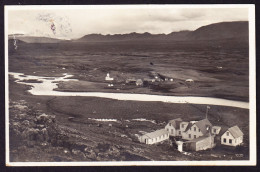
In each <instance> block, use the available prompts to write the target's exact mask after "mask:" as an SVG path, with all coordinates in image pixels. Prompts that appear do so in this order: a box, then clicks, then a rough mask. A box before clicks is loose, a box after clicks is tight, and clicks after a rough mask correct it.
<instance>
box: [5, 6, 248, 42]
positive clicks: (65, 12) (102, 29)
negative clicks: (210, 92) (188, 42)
mask: <svg viewBox="0 0 260 172" xmlns="http://www.w3.org/2000/svg"><path fill="white" fill-rule="evenodd" d="M18 9H19V8H18ZM8 16H9V17H8V28H9V29H8V33H9V34H12V33H18V32H20V33H25V34H31V35H34V36H51V37H57V38H77V37H81V36H83V35H85V34H91V33H102V34H117V33H119V34H122V33H129V32H139V33H141V32H150V33H155V34H156V33H170V32H173V31H180V30H195V29H197V28H198V27H201V26H203V25H207V24H211V23H217V22H222V21H238V20H248V10H247V8H203V9H200V8H175V7H174V6H167V8H165V6H161V7H158V6H157V7H154V6H152V5H151V6H149V7H148V8H142V7H139V6H135V7H134V8H133V7H129V6H123V7H122V8H116V7H114V6H109V8H106V7H104V8H103V7H102V8H95V7H94V6H92V7H91V8H86V9H78V10H76V9H70V8H68V9H58V10H55V9H47V8H46V10H43V9H41V10H35V9H33V10H10V11H9V13H8ZM53 29H54V30H55V32H54V31H53Z"/></svg>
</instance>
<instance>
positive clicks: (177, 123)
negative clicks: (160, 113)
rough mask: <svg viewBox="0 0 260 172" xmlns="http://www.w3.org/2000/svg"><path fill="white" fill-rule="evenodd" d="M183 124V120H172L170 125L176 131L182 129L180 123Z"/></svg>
mask: <svg viewBox="0 0 260 172" xmlns="http://www.w3.org/2000/svg"><path fill="white" fill-rule="evenodd" d="M181 122H182V119H181V118H176V119H173V120H170V121H169V123H171V125H172V126H173V127H174V128H175V129H180V123H181Z"/></svg>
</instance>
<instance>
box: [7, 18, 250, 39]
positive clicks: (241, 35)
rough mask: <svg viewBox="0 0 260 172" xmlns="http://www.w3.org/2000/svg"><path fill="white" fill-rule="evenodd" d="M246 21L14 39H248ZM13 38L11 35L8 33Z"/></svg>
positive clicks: (18, 36) (21, 36)
mask: <svg viewBox="0 0 260 172" xmlns="http://www.w3.org/2000/svg"><path fill="white" fill-rule="evenodd" d="M248 37H249V29H248V21H235V22H220V23H214V24H209V25H206V26H202V27H200V28H198V29H196V30H194V31H188V30H184V31H179V32H172V33H170V34H151V33H148V32H145V33H136V32H133V33H127V34H114V35H110V34H108V35H102V34H88V35H85V36H83V37H81V38H79V39H74V40H61V39H55V38H48V37H33V36H25V35H21V34H17V36H16V39H18V40H21V41H23V42H26V43H59V42H71V41H72V42H114V41H199V40H224V39H235V40H241V41H248ZM9 39H13V35H9Z"/></svg>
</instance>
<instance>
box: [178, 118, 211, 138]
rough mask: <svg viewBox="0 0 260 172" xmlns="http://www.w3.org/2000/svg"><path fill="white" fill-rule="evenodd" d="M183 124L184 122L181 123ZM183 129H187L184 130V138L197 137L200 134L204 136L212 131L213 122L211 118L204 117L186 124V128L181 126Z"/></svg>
mask: <svg viewBox="0 0 260 172" xmlns="http://www.w3.org/2000/svg"><path fill="white" fill-rule="evenodd" d="M181 125H182V123H181ZM185 126H186V128H185ZM181 128H182V129H185V130H184V131H183V132H182V139H184V140H192V139H196V138H198V137H200V136H204V135H206V134H208V133H210V132H211V128H212V124H211V123H210V122H209V120H208V119H207V118H206V119H203V120H200V121H191V122H189V123H188V125H184V128H183V127H182V126H181Z"/></svg>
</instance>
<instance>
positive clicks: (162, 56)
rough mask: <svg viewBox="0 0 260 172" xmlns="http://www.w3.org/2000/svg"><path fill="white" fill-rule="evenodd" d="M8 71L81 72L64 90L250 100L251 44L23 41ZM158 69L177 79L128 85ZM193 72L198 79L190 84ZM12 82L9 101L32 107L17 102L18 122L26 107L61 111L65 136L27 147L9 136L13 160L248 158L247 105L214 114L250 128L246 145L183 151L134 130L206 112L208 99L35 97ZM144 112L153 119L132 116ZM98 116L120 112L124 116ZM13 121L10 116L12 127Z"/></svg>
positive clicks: (215, 109) (214, 109) (223, 122)
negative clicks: (145, 140) (148, 141)
mask: <svg viewBox="0 0 260 172" xmlns="http://www.w3.org/2000/svg"><path fill="white" fill-rule="evenodd" d="M151 63H152V64H153V65H151ZM220 67H221V68H220ZM9 71H11V72H22V73H25V74H30V75H36V76H61V75H62V74H63V73H68V74H73V75H74V78H77V79H79V81H77V82H75V81H70V82H67V83H62V82H61V83H59V88H58V90H62V91H105V92H129V93H147V94H162V95H186V96H187V95H197V96H210V97H219V98H227V99H233V100H243V101H248V46H247V45H246V44H237V43H236V44H235V43H234V42H233V43H232V42H198V43H194V42H193V43H192V42H190V43H181V42H180V43H165V42H161V43H160V42H159V43H158V42H157V43H148V42H141V43H140V42H139V43H138V44H137V43H136V42H129V43H126V42H121V43H113V44H111V43H88V44H78V43H74V44H69V43H64V44H24V43H21V42H20V43H19V42H18V49H17V50H14V49H12V46H11V44H10V47H9ZM108 72H109V73H110V75H111V76H112V77H114V78H115V81H113V84H114V87H113V88H108V87H107V84H108V82H106V81H104V78H105V76H106V73H108ZM152 72H156V73H159V74H161V75H163V76H167V77H168V78H173V79H174V80H173V82H166V81H165V82H160V83H159V84H156V85H150V86H149V87H136V86H128V85H125V80H126V79H127V78H131V77H135V78H149V77H151V73H152ZM188 78H192V79H194V80H195V82H194V83H193V84H188V83H186V82H185V80H186V79H188ZM28 82H36V81H34V80H33V81H28ZM9 84H10V85H9V94H10V95H9V96H10V103H13V104H16V103H17V102H20V101H21V100H22V101H24V102H26V103H25V105H26V107H28V109H29V110H28V111H26V112H19V111H17V110H16V109H12V107H11V109H10V118H11V120H14V124H16V123H23V122H24V121H22V119H20V118H18V119H16V118H15V117H14V116H15V115H17V114H20V113H22V114H24V113H25V114H26V115H30V114H32V112H35V113H36V112H37V113H46V114H49V115H55V117H56V123H57V126H56V127H57V128H58V129H57V131H56V132H58V135H59V136H61V137H57V139H56V140H55V141H54V142H53V141H51V142H48V146H46V145H45V146H42V145H41V144H36V143H35V144H34V145H33V146H32V145H30V146H28V145H16V144H15V143H16V142H17V140H16V141H13V140H12V138H15V137H16V136H15V135H10V138H11V144H12V145H13V146H12V147H11V148H10V149H11V160H12V161H101V160H103V161H111V160H117V161H118V160H123V161H129V160H209V159H212V160H218V159H221V160H222V159H228V160H231V159H248V157H249V151H248V144H249V139H248V136H249V111H248V110H246V109H239V108H232V107H221V106H211V109H210V112H209V116H208V118H209V120H210V121H211V122H212V123H213V124H214V125H220V126H233V125H238V126H239V127H240V128H241V129H242V131H243V133H244V134H245V138H244V139H245V140H244V142H245V146H244V148H243V149H242V150H239V149H231V148H226V149H220V148H216V149H213V150H209V151H202V152H192V153H191V154H189V155H184V154H182V153H179V152H178V151H177V150H176V149H174V148H173V147H171V146H170V145H169V143H163V144H159V145H152V146H149V145H144V144H141V143H139V142H138V141H137V137H136V136H135V134H141V132H142V131H147V132H149V131H153V130H156V129H159V128H164V126H165V124H166V123H167V122H168V120H170V119H174V118H178V117H181V118H182V119H183V120H187V121H190V120H200V119H203V118H205V110H206V105H191V104H170V103H162V102H136V101H118V100H111V99H104V98H94V97H54V96H33V95H31V94H29V93H28V92H27V91H26V90H28V89H29V88H30V87H28V86H25V85H21V84H17V83H15V82H14V80H13V78H12V77H10V79H9ZM205 104H206V102H205ZM14 107H15V106H14ZM33 114H34V113H33ZM137 118H145V119H147V120H151V121H154V122H151V121H135V120H133V119H137ZM93 119H116V120H117V122H101V121H95V120H93ZM27 120H29V121H34V117H32V116H28V119H27ZM14 124H13V123H11V127H13V126H15V125H14ZM109 124H111V125H109ZM55 138H56V137H55ZM18 142H19V141H18ZM236 153H238V154H241V153H242V154H243V157H236V156H235V154H236ZM39 154H41V155H42V156H39Z"/></svg>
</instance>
